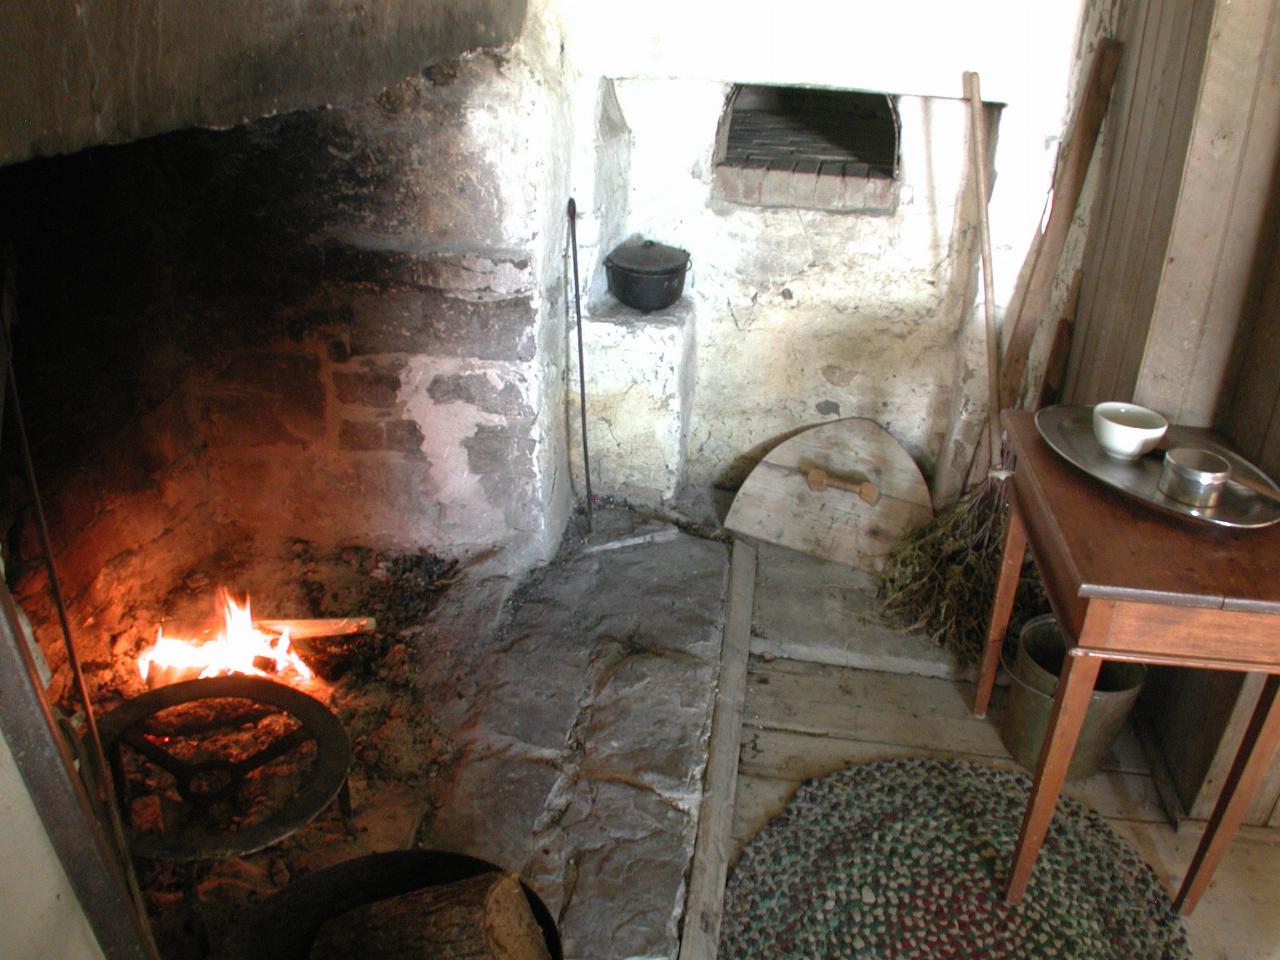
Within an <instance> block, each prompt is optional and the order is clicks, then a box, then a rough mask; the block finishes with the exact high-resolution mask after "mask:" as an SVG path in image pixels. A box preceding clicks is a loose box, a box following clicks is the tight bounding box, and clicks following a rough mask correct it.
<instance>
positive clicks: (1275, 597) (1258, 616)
mask: <svg viewBox="0 0 1280 960" xmlns="http://www.w3.org/2000/svg"><path fill="white" fill-rule="evenodd" d="M1004 422H1005V426H1006V428H1007V430H1008V435H1009V439H1010V442H1011V444H1012V448H1013V452H1014V455H1015V457H1016V458H1017V463H1016V466H1015V469H1014V475H1013V479H1012V481H1011V494H1010V498H1009V500H1010V515H1009V526H1008V530H1007V532H1006V534H1005V541H1004V556H1003V558H1002V560H1001V566H1000V577H999V581H998V584H997V588H996V597H995V602H994V604H993V608H992V614H991V626H990V629H989V631H988V633H987V641H986V647H985V649H984V653H983V661H982V670H981V673H980V676H979V681H978V693H977V697H976V699H975V702H974V713H976V714H978V715H979V716H982V715H984V714H985V713H986V711H987V704H988V702H989V700H990V697H991V688H992V684H993V682H994V680H995V674H996V667H997V665H998V663H999V658H1000V645H1001V642H1002V638H1003V636H1004V633H1005V630H1006V628H1007V627H1008V623H1009V614H1010V611H1011V610H1012V607H1013V595H1014V591H1015V589H1016V587H1017V582H1018V573H1019V571H1020V570H1021V567H1022V561H1023V557H1024V556H1025V554H1026V549H1027V546H1028V544H1030V546H1031V548H1032V551H1033V554H1034V557H1035V561H1036V565H1037V567H1038V568H1039V570H1040V574H1041V577H1042V578H1043V580H1044V585H1045V589H1046V592H1047V593H1048V595H1049V601H1050V603H1051V605H1052V606H1053V611H1054V614H1055V615H1056V616H1057V619H1058V624H1059V626H1060V627H1061V628H1062V630H1063V633H1064V634H1065V636H1066V637H1067V642H1068V653H1069V655H1068V656H1067V657H1066V659H1065V662H1064V666H1063V670H1062V676H1061V677H1060V679H1059V682H1058V691H1057V695H1056V697H1055V699H1054V703H1053V711H1052V713H1051V715H1050V718H1049V728H1048V731H1047V733H1046V735H1045V742H1044V747H1043V748H1042V750H1041V752H1040V760H1039V762H1038V763H1037V765H1036V773H1035V780H1034V783H1033V785H1032V789H1031V799H1030V801H1029V802H1028V805H1027V811H1026V814H1025V815H1024V817H1023V821H1022V831H1021V833H1020V835H1019V837H1018V845H1017V848H1016V850H1015V852H1014V858H1013V865H1012V868H1011V869H1010V871H1009V879H1008V883H1007V886H1006V888H1005V898H1006V900H1008V901H1009V902H1010V903H1017V902H1018V901H1019V900H1020V899H1022V895H1023V893H1024V892H1025V890H1026V887H1027V882H1028V880H1029V879H1030V877H1031V870H1032V867H1033V866H1034V864H1035V860H1036V855H1037V853H1039V850H1040V845H1041V844H1042V843H1043V842H1044V838H1045V833H1046V831H1047V830H1048V827H1049V821H1050V819H1051V817H1052V816H1053V808H1054V805H1055V804H1056V803H1057V799H1058V794H1059V792H1060V791H1061V789H1062V783H1063V780H1064V778H1065V776H1066V772H1067V765H1068V763H1069V762H1070V760H1071V754H1072V751H1073V750H1074V749H1075V745H1076V740H1077V738H1078V737H1079V734H1080V728H1081V725H1082V724H1083V722H1084V716H1085V711H1086V710H1087V708H1088V705H1089V698H1090V695H1091V694H1092V692H1093V685H1094V681H1095V680H1096V679H1097V676H1098V670H1099V668H1100V667H1101V665H1102V661H1103V660H1129V661H1139V662H1142V663H1153V664H1167V665H1174V666H1186V667H1204V668H1209V669H1215V670H1249V671H1260V672H1264V673H1267V674H1268V677H1267V681H1266V683H1265V685H1264V687H1263V691H1262V695H1261V697H1260V698H1259V699H1258V703H1257V706H1256V708H1255V710H1254V714H1253V717H1252V719H1251V720H1250V723H1249V726H1248V728H1247V730H1246V731H1245V734H1244V737H1243V739H1242V741H1241V744H1240V748H1239V751H1238V753H1237V755H1236V758H1235V761H1234V763H1233V764H1232V767H1231V771H1230V773H1229V774H1228V775H1227V778H1226V781H1225V782H1224V784H1223V787H1222V792H1221V794H1220V796H1219V798H1218V802H1217V805H1216V806H1215V808H1214V811H1213V814H1212V815H1211V816H1210V818H1209V823H1208V827H1207V828H1206V830H1205V833H1204V837H1203V839H1202V840H1201V842H1200V846H1199V847H1198V849H1197V850H1196V853H1195V856H1194V857H1193V858H1192V861H1191V866H1190V869H1189V870H1188V871H1187V876H1186V879H1185V880H1184V881H1183V884H1182V887H1181V889H1180V890H1179V891H1178V894H1177V896H1176V898H1175V899H1174V909H1176V910H1178V911H1180V912H1181V913H1184V914H1189V913H1190V912H1191V911H1192V910H1193V909H1194V908H1195V905H1196V903H1197V902H1198V901H1199V899H1200V896H1201V895H1202V894H1203V893H1204V891H1205V889H1206V888H1207V887H1208V885H1209V881H1210V879H1211V877H1212V875H1213V871H1214V868H1215V867H1217V865H1218V863H1219V861H1220V860H1221V859H1222V856H1223V854H1224V853H1225V852H1226V850H1227V847H1228V845H1229V844H1230V842H1231V839H1232V837H1233V836H1234V835H1235V833H1236V830H1237V829H1238V828H1239V826H1240V823H1241V821H1242V820H1243V819H1244V815H1245V812H1246V810H1247V809H1248V806H1249V802H1250V800H1251V799H1252V797H1253V794H1254V793H1255V791H1256V790H1257V788H1258V785H1259V784H1260V783H1261V781H1262V779H1263V776H1264V775H1265V773H1266V771H1267V768H1268V766H1269V765H1270V762H1271V758H1272V756H1273V755H1274V754H1275V752H1276V748H1277V746H1280V701H1278V700H1277V696H1276V695H1277V692H1278V691H1280V676H1277V675H1278V674H1280V524H1277V525H1275V526H1272V527H1268V528H1265V529H1262V530H1229V529H1225V528H1222V527H1214V526H1211V525H1209V524H1203V523H1199V522H1196V521H1193V520H1190V519H1186V520H1184V519H1182V518H1179V517H1174V516H1169V515H1165V514H1164V513H1162V512H1160V511H1158V510H1156V509H1155V508H1154V507H1148V506H1147V505H1145V504H1142V503H1140V502H1138V501H1137V500H1134V499H1132V498H1130V497H1127V496H1125V495H1124V494H1122V493H1119V492H1117V491H1114V490H1112V489H1111V488H1109V487H1107V486H1106V485H1104V484H1102V483H1100V482H1098V481H1096V480H1094V479H1093V478H1092V477H1089V476H1087V475H1086V474H1085V473H1083V472H1082V471H1080V470H1078V469H1077V468H1075V467H1074V466H1072V465H1071V464H1069V463H1067V462H1066V461H1065V460H1063V459H1062V458H1061V457H1059V456H1058V455H1057V454H1056V453H1054V452H1053V450H1052V449H1050V447H1049V446H1048V444H1046V443H1045V442H1044V441H1043V440H1042V439H1041V437H1040V435H1039V433H1038V431H1037V430H1036V427H1035V422H1034V418H1033V416H1032V415H1031V414H1030V413H1027V412H1024V411H1006V412H1005V414H1004Z"/></svg>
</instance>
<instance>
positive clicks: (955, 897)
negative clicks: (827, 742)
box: [719, 758, 1191, 960]
mask: <svg viewBox="0 0 1280 960" xmlns="http://www.w3.org/2000/svg"><path fill="white" fill-rule="evenodd" d="M1030 788H1031V783H1030V780H1029V779H1028V778H1027V777H1026V776H1025V775H1023V774H1021V773H1017V772H1012V771H1004V770H997V769H995V768H993V767H987V766H983V765H981V764H976V763H970V762H967V761H963V760H940V759H933V758H918V759H904V760H887V761H882V762H878V763H869V764H863V765H860V766H854V767H850V768H848V769H846V770H843V771H841V772H839V773H836V774H833V775H831V776H828V777H822V778H819V779H816V780H811V781H809V782H808V783H806V784H805V785H804V786H802V787H801V788H800V789H799V790H798V791H797V792H796V794H795V796H794V797H793V798H792V800H791V802H790V803H789V804H788V805H787V808H786V810H785V811H784V812H783V814H782V815H781V816H779V817H778V818H776V819H775V820H773V821H772V822H771V823H769V824H768V825H767V826H766V827H765V828H764V830H762V831H761V832H760V833H759V834H758V835H757V836H756V838H755V839H754V840H753V841H751V843H750V844H749V845H748V846H747V848H746V849H745V850H744V851H743V854H742V859H741V860H740V861H739V863H738V866H737V868H736V870H735V871H734V873H733V875H732V877H730V879H729V885H728V890H727V891H726V894H725V913H724V920H723V924H722V927H721V936H720V950H719V958H720V960H746V958H751V960H801V958H804V960H827V958H841V960H977V958H983V960H1005V958H1007V960H1039V958H1042V957H1044V958H1048V957H1053V958H1058V960H1067V958H1079V960H1109V958H1115V960H1191V952H1190V948H1189V947H1188V945H1187V936H1186V930H1185V928H1184V927H1183V925H1182V922H1181V919H1180V918H1179V917H1178V916H1177V915H1176V914H1175V913H1174V912H1173V910H1172V908H1171V906H1170V904H1169V898H1168V896H1167V894H1166V893H1165V891H1164V889H1163V887H1162V886H1161V885H1160V882H1159V881H1158V879H1157V878H1156V875H1155V873H1154V872H1153V871H1152V870H1151V868H1150V867H1148V866H1147V865H1146V863H1144V862H1143V861H1142V858H1141V857H1140V856H1139V855H1138V853H1137V851H1136V850H1134V849H1133V847H1132V846H1130V845H1129V844H1128V843H1127V842H1125V841H1124V840H1122V839H1121V838H1120V837H1118V836H1116V834H1115V833H1114V832H1113V831H1112V830H1111V828H1110V827H1109V826H1108V825H1107V823H1106V822H1105V821H1104V820H1103V819H1102V817H1101V816H1099V815H1098V814H1097V813H1095V812H1093V811H1092V810H1090V809H1088V808H1087V807H1085V806H1083V805H1082V804H1080V803H1077V802H1075V801H1073V800H1071V799H1069V798H1066V797H1063V798H1061V799H1060V800H1059V801H1058V806H1057V809H1056V811H1055V813H1054V817H1053V822H1052V824H1051V826H1050V828H1049V834H1048V836H1047V837H1046V839H1045V842H1044V846H1043V847H1042V848H1041V850H1040V856H1039V858H1038V859H1037V860H1036V865H1035V870H1034V871H1033V872H1032V877H1031V883H1030V885H1029V886H1028V887H1027V892H1026V895H1025V896H1024V897H1023V900H1022V902H1021V903H1020V904H1018V905H1017V906H1009V905H1008V904H1006V903H1005V902H1004V898H1003V897H1002V896H1001V883H1002V881H1003V880H1004V878H1005V877H1006V876H1007V870H1008V866H1009V863H1010V861H1011V859H1012V856H1013V848H1014V844H1015V843H1016V841H1017V836H1018V829H1019V826H1020V824H1021V821H1022V813H1023V811H1024V809H1025V808H1026V804H1027V796H1028V793H1029V791H1030Z"/></svg>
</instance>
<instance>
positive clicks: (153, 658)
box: [138, 587, 315, 688]
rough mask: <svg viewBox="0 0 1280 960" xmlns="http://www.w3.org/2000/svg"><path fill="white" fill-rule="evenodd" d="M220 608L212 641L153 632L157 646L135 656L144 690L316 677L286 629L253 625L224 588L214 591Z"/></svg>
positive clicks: (245, 606)
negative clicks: (194, 682)
mask: <svg viewBox="0 0 1280 960" xmlns="http://www.w3.org/2000/svg"><path fill="white" fill-rule="evenodd" d="M218 605H219V607H220V609H221V619H222V627H221V628H220V629H218V630H217V633H216V635H215V636H214V637H213V638H212V639H199V638H198V637H184V636H177V635H175V634H174V632H173V628H172V627H170V628H168V629H169V630H170V632H169V633H166V632H165V629H166V628H165V627H163V626H162V627H160V628H158V629H157V631H156V640H155V643H153V644H152V645H151V646H150V647H148V648H147V649H145V650H143V651H142V653H141V654H139V656H138V672H139V673H140V674H142V679H143V680H146V681H147V685H148V686H150V687H153V688H154V687H158V686H161V685H163V684H165V683H173V682H175V681H177V680H183V679H189V678H191V677H196V678H199V679H203V678H207V677H220V676H227V675H229V674H235V673H242V674H247V675H250V676H257V677H266V676H277V677H281V678H288V677H290V676H294V677H297V678H298V679H300V680H304V681H305V680H311V679H312V678H313V677H314V676H315V674H314V673H313V672H312V670H311V668H310V667H308V666H307V664H306V662H305V661H304V660H303V659H302V658H301V657H300V656H299V655H298V653H297V652H296V651H295V650H294V648H293V645H292V643H290V638H289V634H290V628H289V627H288V626H287V625H286V626H282V627H281V628H280V629H279V630H269V629H264V626H263V625H262V624H255V623H254V621H253V615H252V613H251V611H250V606H249V598H248V597H245V599H244V603H243V604H240V603H237V602H236V601H235V599H234V598H233V597H232V596H231V594H230V592H229V591H228V590H227V589H226V588H225V587H222V588H220V589H219V590H218Z"/></svg>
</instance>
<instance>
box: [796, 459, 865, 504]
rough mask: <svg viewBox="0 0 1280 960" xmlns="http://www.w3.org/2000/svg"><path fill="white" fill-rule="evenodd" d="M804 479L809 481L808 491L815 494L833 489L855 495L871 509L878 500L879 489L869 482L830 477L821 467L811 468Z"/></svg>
mask: <svg viewBox="0 0 1280 960" xmlns="http://www.w3.org/2000/svg"><path fill="white" fill-rule="evenodd" d="M805 478H806V479H807V480H808V481H809V489H810V490H813V491H814V492H815V493H821V492H822V491H823V490H825V489H827V487H835V488H836V489H837V490H844V491H847V492H848V493H856V494H857V495H858V496H859V497H861V498H862V500H863V501H864V502H865V503H867V504H868V505H869V506H872V507H874V506H875V505H876V502H877V501H879V499H880V488H879V487H877V486H876V485H875V484H874V483H872V482H871V481H870V480H863V481H860V482H855V481H852V480H841V479H840V478H839V477H833V476H831V475H830V474H829V473H827V471H825V470H823V469H822V468H821V467H811V468H810V470H809V472H808V473H807V474H806V475H805Z"/></svg>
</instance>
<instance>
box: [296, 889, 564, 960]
mask: <svg viewBox="0 0 1280 960" xmlns="http://www.w3.org/2000/svg"><path fill="white" fill-rule="evenodd" d="M348 957H361V958H362V960H550V954H549V953H548V952H547V947H546V942H545V940H544V939H543V934H542V929H541V928H540V927H539V926H538V923H537V921H536V920H535V919H534V916H533V912H532V911H531V910H530V909H529V902H528V900H526V899H525V895H524V891H523V889H522V888H521V886H520V882H519V881H518V880H517V879H516V877H515V876H514V875H513V874H509V873H499V872H491V873H483V874H480V875H479V876H476V877H471V878H469V879H466V880H460V881H458V882H456V883H450V884H447V885H444V886H436V887H425V888H423V889H421V890H415V891H413V892H411V893H406V894H404V895H402V896H399V897H393V898H391V899H389V900H380V901H378V902H376V903H371V904H368V905H366V906H363V907H357V908H356V909H354V910H349V911H347V912H346V913H343V914H341V915H339V916H337V917H335V918H333V919H332V920H329V921H328V922H326V923H325V924H324V925H323V926H322V927H321V928H320V930H319V932H318V933H317V935H316V939H315V943H314V945H313V946H312V948H311V957H310V960H347V958H348Z"/></svg>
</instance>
